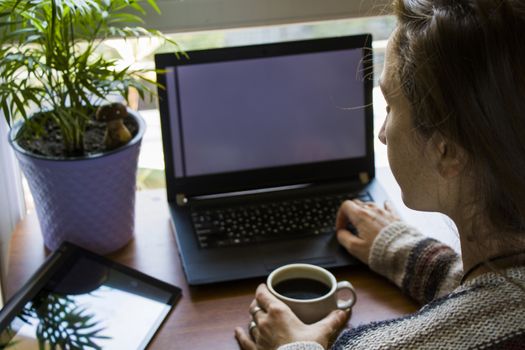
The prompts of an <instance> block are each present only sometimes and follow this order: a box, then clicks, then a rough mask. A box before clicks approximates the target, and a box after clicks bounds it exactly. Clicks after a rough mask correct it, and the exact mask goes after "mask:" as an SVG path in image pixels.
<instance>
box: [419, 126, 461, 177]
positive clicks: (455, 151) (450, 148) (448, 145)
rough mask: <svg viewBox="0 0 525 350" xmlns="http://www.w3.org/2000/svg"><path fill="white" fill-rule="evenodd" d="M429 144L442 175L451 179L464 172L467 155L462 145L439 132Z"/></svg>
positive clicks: (428, 150)
mask: <svg viewBox="0 0 525 350" xmlns="http://www.w3.org/2000/svg"><path fill="white" fill-rule="evenodd" d="M427 145H428V148H427V152H430V153H431V155H432V158H433V159H434V164H435V166H436V169H437V171H438V173H439V175H440V176H441V177H443V178H444V179H451V178H454V177H456V176H458V175H459V174H460V173H461V172H462V170H463V167H464V164H465V160H466V157H465V151H464V150H463V149H462V148H461V147H459V146H458V145H457V144H455V143H454V142H451V141H448V140H446V139H445V138H444V137H443V136H441V135H438V134H434V135H433V136H432V137H431V138H430V140H429V142H428V144H427Z"/></svg>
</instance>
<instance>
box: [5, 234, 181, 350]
mask: <svg viewBox="0 0 525 350" xmlns="http://www.w3.org/2000/svg"><path fill="white" fill-rule="evenodd" d="M180 296H181V290H180V289H179V288H177V287H175V286H172V285H169V284H167V283H164V282H162V281H159V280H157V279H155V278H152V277H150V276H147V275H145V274H143V273H141V272H138V271H136V270H133V269H131V268H129V267H126V266H123V265H121V264H118V263H115V262H113V261H111V260H109V259H107V258H104V257H102V256H99V255H97V254H94V253H91V252H89V251H87V250H85V249H82V248H80V247H78V246H76V245H73V244H71V243H64V244H62V246H61V247H60V248H59V249H58V250H56V251H55V252H54V253H53V254H52V255H50V256H49V257H48V259H46V261H45V263H44V264H43V265H42V266H41V267H40V268H39V270H38V271H37V272H36V273H35V274H34V275H33V276H32V277H31V279H30V280H29V281H28V282H27V283H26V284H25V285H24V286H23V287H22V289H21V290H20V291H19V292H18V293H17V294H15V295H14V296H13V297H12V298H11V299H10V300H9V301H8V302H7V304H6V305H5V306H4V308H3V309H2V310H1V311H0V332H1V333H0V349H4V348H7V349H118V350H121V349H126V350H127V349H144V348H145V347H146V346H147V345H148V343H149V342H150V340H151V339H152V338H153V335H154V334H155V332H156V331H157V330H158V329H159V327H160V325H161V324H162V322H163V321H164V319H165V318H166V317H167V315H168V313H169V312H170V310H171V309H172V308H173V306H174V305H175V303H176V302H177V301H178V299H179V298H180Z"/></svg>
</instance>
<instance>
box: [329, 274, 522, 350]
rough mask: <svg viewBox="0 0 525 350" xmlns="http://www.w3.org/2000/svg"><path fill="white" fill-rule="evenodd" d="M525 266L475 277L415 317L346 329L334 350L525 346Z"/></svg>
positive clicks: (412, 315)
mask: <svg viewBox="0 0 525 350" xmlns="http://www.w3.org/2000/svg"><path fill="white" fill-rule="evenodd" d="M524 300H525V267H518V268H511V269H507V270H506V271H503V273H489V274H485V275H481V276H478V277H477V278H475V279H472V280H471V281H469V282H468V283H465V284H464V285H462V286H460V287H458V288H457V289H456V290H454V291H453V292H451V293H449V294H447V295H445V296H443V297H441V298H438V299H435V300H433V301H432V302H430V303H429V304H427V305H425V306H424V307H422V308H421V309H420V310H419V311H418V312H416V313H414V314H411V315H407V316H405V317H402V318H398V319H393V320H388V321H382V322H376V323H372V324H368V325H363V326H360V327H357V328H354V329H350V330H347V331H345V332H343V333H342V334H341V336H340V337H339V338H338V340H337V342H336V344H335V346H334V348H336V349H374V348H385V347H387V348H388V347H389V346H391V347H393V348H396V349H421V348H447V349H448V348H457V349H473V348H485V347H486V348H488V349H490V348H491V346H496V345H497V346H502V345H504V346H505V347H508V346H511V345H512V344H514V343H512V342H515V343H516V344H524V343H525V329H523V324H525V303H524Z"/></svg>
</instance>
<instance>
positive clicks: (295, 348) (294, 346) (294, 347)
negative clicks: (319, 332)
mask: <svg viewBox="0 0 525 350" xmlns="http://www.w3.org/2000/svg"><path fill="white" fill-rule="evenodd" d="M277 350H324V348H323V347H322V346H321V345H320V344H318V343H316V342H313V341H299V342H295V343H290V344H286V345H282V346H280V347H278V348H277Z"/></svg>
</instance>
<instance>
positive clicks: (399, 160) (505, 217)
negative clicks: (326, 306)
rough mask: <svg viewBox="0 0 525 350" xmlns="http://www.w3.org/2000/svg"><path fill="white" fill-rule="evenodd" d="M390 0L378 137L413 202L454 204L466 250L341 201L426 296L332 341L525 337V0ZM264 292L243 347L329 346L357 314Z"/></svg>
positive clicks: (375, 252)
mask: <svg viewBox="0 0 525 350" xmlns="http://www.w3.org/2000/svg"><path fill="white" fill-rule="evenodd" d="M393 4H394V9H395V13H396V15H397V18H398V27H397V28H396V30H395V32H394V33H393V34H392V36H391V38H390V40H389V44H388V47H387V54H386V58H385V60H386V61H385V69H384V71H383V74H382V76H381V88H382V91H383V94H384V95H385V99H386V101H387V104H388V107H387V117H386V120H385V123H384V125H383V127H382V129H381V132H380V135H379V138H380V139H381V141H382V142H383V143H384V144H385V145H386V146H387V150H388V159H389V162H390V166H391V168H392V172H393V174H394V176H395V178H396V180H397V181H398V183H399V185H400V187H401V190H402V194H403V201H404V203H405V204H406V205H407V206H408V207H410V208H413V209H417V210H424V211H438V212H441V213H444V214H446V215H448V216H449V217H450V218H451V219H452V220H453V221H454V222H455V224H456V226H457V228H458V231H459V238H460V243H461V256H458V255H457V254H456V253H455V252H454V251H453V250H452V249H451V248H449V247H447V246H445V245H444V244H441V243H439V242H437V241H434V240H432V239H429V238H425V237H424V236H423V235H421V234H420V233H419V232H417V231H416V230H415V229H413V228H410V227H409V226H407V225H406V224H404V223H402V222H400V221H398V219H397V218H396V217H395V215H394V214H393V213H392V212H391V210H390V209H389V208H388V207H386V208H385V209H382V208H379V207H378V206H376V205H374V204H371V203H362V202H359V201H346V202H344V203H343V204H342V206H341V208H340V209H339V213H338V217H337V223H336V227H337V228H338V231H337V238H338V240H339V242H340V243H341V244H342V245H343V246H344V247H345V248H346V249H347V250H348V251H349V253H350V254H352V255H354V256H356V257H357V258H359V259H360V260H362V261H363V262H365V263H367V264H369V265H370V267H371V268H372V269H373V270H375V271H376V272H378V273H380V274H383V275H385V276H386V277H388V278H390V279H391V280H392V281H394V282H395V283H396V284H397V285H398V286H399V287H401V288H402V289H403V291H405V292H406V293H408V294H409V295H410V296H412V297H413V298H415V299H417V300H418V301H420V302H421V303H422V304H423V305H424V306H423V307H422V308H421V309H420V310H419V311H418V312H417V313H415V314H413V315H410V316H407V317H404V318H400V319H395V320H390V321H385V322H379V323H374V324H371V325H365V326H361V327H359V328H356V329H348V330H345V331H343V332H342V333H341V334H340V335H339V337H338V339H337V340H336V341H335V343H334V344H333V348H335V349H376V348H381V349H385V348H395V349H421V348H430V349H435V348H450V349H482V348H483V349H524V348H525V181H524V180H525V179H524V177H525V38H523V35H524V34H525V1H524V0H434V1H432V0H394V3H393ZM347 222H352V223H353V224H354V226H356V228H357V229H358V235H357V236H353V235H352V234H350V232H348V231H346V230H345V226H346V224H347ZM256 306H258V307H260V308H261V309H262V310H261V311H256V312H255V313H254V314H253V315H252V317H253V319H254V321H255V322H256V324H257V327H255V328H253V329H252V331H251V332H250V333H251V334H248V332H247V331H245V330H243V329H242V328H237V329H236V330H235V333H236V337H237V339H238V341H239V344H240V345H241V347H242V348H243V349H276V348H279V349H280V350H292V349H312V350H313V349H323V348H326V347H327V346H328V345H329V344H331V341H332V339H333V337H334V335H335V334H336V333H337V331H338V330H339V329H340V328H341V327H343V326H344V324H345V323H346V321H347V316H346V315H345V314H344V313H343V312H341V311H334V312H333V313H331V314H330V315H328V316H327V317H326V318H325V319H324V320H322V321H320V322H319V323H316V324H313V325H305V324H303V323H301V322H300V321H299V320H298V319H297V318H296V317H295V316H294V315H293V313H292V312H291V311H290V309H289V308H287V307H286V305H284V304H283V303H281V302H280V301H278V300H277V299H275V298H274V297H273V296H272V295H271V294H270V293H269V292H268V290H267V289H266V287H265V286H264V285H261V286H260V287H259V288H258V289H257V292H256V296H255V300H254V302H253V303H252V305H250V312H252V311H253V309H254V308H255V307H256ZM256 310H258V309H256Z"/></svg>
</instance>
